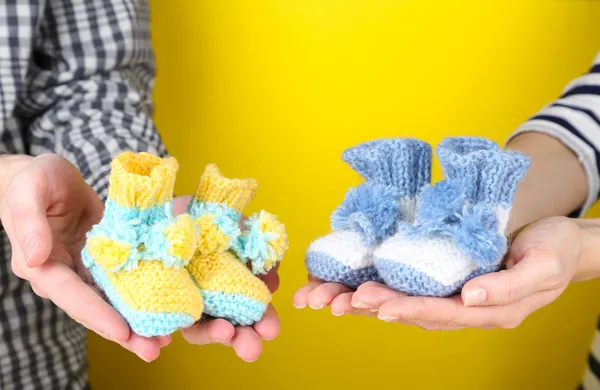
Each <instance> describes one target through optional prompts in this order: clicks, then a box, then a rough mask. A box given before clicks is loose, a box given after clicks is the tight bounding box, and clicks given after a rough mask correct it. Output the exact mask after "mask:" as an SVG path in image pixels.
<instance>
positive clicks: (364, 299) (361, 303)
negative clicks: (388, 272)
mask: <svg viewBox="0 0 600 390" xmlns="http://www.w3.org/2000/svg"><path fill="white" fill-rule="evenodd" d="M404 296H406V294H403V293H400V292H398V291H395V290H392V289H391V288H389V287H387V286H385V285H383V284H381V283H376V282H367V283H364V284H362V285H360V286H358V289H357V290H356V292H355V293H354V295H353V296H352V306H353V307H354V308H356V309H370V310H374V311H377V310H378V309H379V306H381V304H382V303H383V302H386V301H389V300H390V299H396V298H401V297H404Z"/></svg>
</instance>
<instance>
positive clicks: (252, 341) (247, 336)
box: [232, 326, 262, 362]
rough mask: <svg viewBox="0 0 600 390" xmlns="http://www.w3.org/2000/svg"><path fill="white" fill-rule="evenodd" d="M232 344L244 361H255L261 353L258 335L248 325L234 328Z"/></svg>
mask: <svg viewBox="0 0 600 390" xmlns="http://www.w3.org/2000/svg"><path fill="white" fill-rule="evenodd" d="M232 345H233V349H234V350H235V353H236V354H237V355H238V356H239V358H240V359H242V360H244V361H246V362H253V361H255V360H256V359H258V357H259V356H260V354H261V353H262V343H261V341H260V337H258V335H257V334H256V332H255V331H254V329H252V328H251V327H248V326H242V327H239V328H237V329H236V333H235V336H234V337H233V340H232Z"/></svg>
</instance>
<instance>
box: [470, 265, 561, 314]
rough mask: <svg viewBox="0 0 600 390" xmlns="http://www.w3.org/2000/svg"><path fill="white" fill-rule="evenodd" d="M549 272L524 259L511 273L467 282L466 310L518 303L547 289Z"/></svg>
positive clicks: (507, 271) (492, 275) (480, 277)
mask: <svg viewBox="0 0 600 390" xmlns="http://www.w3.org/2000/svg"><path fill="white" fill-rule="evenodd" d="M528 260H529V261H528ZM538 264H541V265H542V266H541V267H540V266H539V265H538ZM550 268H552V267H544V266H543V263H540V262H535V261H531V259H527V258H524V259H523V261H521V262H519V263H517V264H516V265H515V266H514V267H512V268H510V269H508V270H502V271H499V272H492V273H489V274H486V275H483V276H479V277H477V278H474V279H472V280H470V281H468V282H467V283H466V284H465V285H464V287H463V289H462V292H461V297H462V301H463V303H464V305H465V306H499V305H508V304H511V303H514V302H518V301H520V300H522V299H524V298H526V297H528V296H530V295H532V294H535V293H536V292H538V291H541V290H543V289H544V284H545V282H546V280H547V279H548V278H549V277H550V276H551V275H549V272H548V269H550Z"/></svg>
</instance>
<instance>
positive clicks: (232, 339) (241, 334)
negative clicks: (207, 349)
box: [173, 196, 279, 362]
mask: <svg viewBox="0 0 600 390" xmlns="http://www.w3.org/2000/svg"><path fill="white" fill-rule="evenodd" d="M190 201H191V196H182V197H178V198H176V199H175V201H174V203H173V213H174V214H175V215H179V214H181V213H184V212H185V211H186V209H187V206H188V204H189V202H190ZM278 268H279V267H278V266H276V267H274V268H273V269H272V270H271V271H269V272H268V273H267V274H265V275H261V279H262V280H263V281H264V282H265V283H266V285H267V287H268V288H269V290H270V291H271V293H274V292H275V291H277V289H278V288H279V275H278V273H277V270H278ZM181 334H182V335H183V337H184V338H185V339H186V341H187V342H189V343H190V344H195V345H207V344H215V343H219V344H223V345H226V346H229V347H233V349H234V351H235V353H236V354H237V356H238V357H239V358H240V359H242V360H244V361H247V362H252V361H255V360H256V359H258V358H259V356H260V354H261V353H262V341H263V340H273V339H274V338H275V337H277V335H278V334H279V316H278V315H277V312H276V311H275V308H274V307H273V305H269V307H268V308H267V311H266V312H265V315H264V316H263V318H262V319H261V320H260V321H258V322H257V323H255V324H254V325H253V326H238V327H235V326H233V325H232V324H231V323H230V322H228V321H226V320H224V319H219V318H217V319H213V318H203V319H202V320H200V321H199V322H198V323H196V324H194V325H193V326H192V327H189V328H187V329H182V330H181Z"/></svg>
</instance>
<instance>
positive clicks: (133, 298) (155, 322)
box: [82, 152, 203, 337]
mask: <svg viewBox="0 0 600 390" xmlns="http://www.w3.org/2000/svg"><path fill="white" fill-rule="evenodd" d="M177 170H178V164H177V161H176V160H175V159H174V158H165V159H161V158H159V157H156V156H153V155H151V154H148V153H139V154H135V153H132V152H124V153H122V154H120V155H119V156H117V157H115V159H114V160H113V161H112V163H111V173H110V178H109V191H108V193H109V194H108V200H107V202H106V205H105V210H104V214H103V217H102V220H101V221H100V222H99V223H98V224H96V225H94V226H93V227H92V229H91V230H90V231H89V232H88V233H87V241H86V245H85V247H84V248H83V250H82V260H83V264H84V265H85V266H86V267H87V268H88V269H89V270H90V273H91V275H92V277H93V279H94V281H95V283H96V285H97V286H98V287H99V288H100V289H101V290H102V291H103V292H104V293H105V295H106V296H107V298H108V300H109V302H110V303H111V304H112V305H113V306H114V307H115V308H116V309H117V311H118V312H119V313H120V314H121V315H122V316H123V317H124V318H125V320H126V321H127V322H128V323H129V326H130V327H131V329H132V330H133V332H135V333H137V334H139V335H141V336H145V337H152V336H164V335H169V334H171V333H173V332H174V331H176V330H178V329H180V328H184V327H187V326H190V325H192V324H193V323H194V322H196V321H197V320H199V319H200V317H201V314H202V311H203V300H202V297H201V295H200V293H199V292H198V289H197V288H196V286H195V284H194V281H193V280H192V278H191V277H190V275H189V273H188V271H187V270H186V269H185V266H186V265H187V264H188V262H189V260H190V259H191V257H192V256H193V254H194V253H195V250H196V243H197V241H196V225H195V222H194V220H193V219H192V218H191V216H190V215H188V214H183V215H180V216H178V217H177V218H175V217H173V216H172V214H171V207H172V200H173V199H172V196H173V195H172V194H173V188H174V184H175V176H176V173H177Z"/></svg>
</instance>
